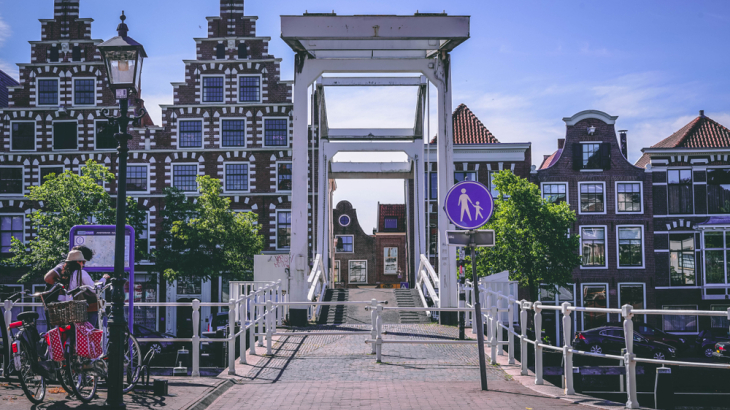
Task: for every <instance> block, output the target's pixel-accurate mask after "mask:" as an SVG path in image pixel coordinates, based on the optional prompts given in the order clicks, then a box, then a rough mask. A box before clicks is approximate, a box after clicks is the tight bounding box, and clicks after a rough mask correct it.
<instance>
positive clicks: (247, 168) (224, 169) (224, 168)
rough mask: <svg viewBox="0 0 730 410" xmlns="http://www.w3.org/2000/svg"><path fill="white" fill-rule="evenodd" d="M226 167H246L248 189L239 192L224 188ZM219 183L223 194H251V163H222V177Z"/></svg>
mask: <svg viewBox="0 0 730 410" xmlns="http://www.w3.org/2000/svg"><path fill="white" fill-rule="evenodd" d="M226 165H246V176H247V178H248V189H246V190H245V191H239V190H234V191H231V190H228V189H227V188H226V175H227V174H226ZM221 183H222V184H223V192H224V193H226V194H228V193H231V194H232V193H241V194H244V193H249V192H251V163H250V162H248V161H223V177H222V178H221Z"/></svg>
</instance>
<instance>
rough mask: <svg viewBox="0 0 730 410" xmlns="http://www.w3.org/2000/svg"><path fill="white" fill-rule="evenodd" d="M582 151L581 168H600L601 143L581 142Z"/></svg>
mask: <svg viewBox="0 0 730 410" xmlns="http://www.w3.org/2000/svg"><path fill="white" fill-rule="evenodd" d="M581 148H582V153H583V162H582V164H583V169H596V168H600V166H599V165H600V158H601V157H600V153H599V152H600V150H601V144H581Z"/></svg>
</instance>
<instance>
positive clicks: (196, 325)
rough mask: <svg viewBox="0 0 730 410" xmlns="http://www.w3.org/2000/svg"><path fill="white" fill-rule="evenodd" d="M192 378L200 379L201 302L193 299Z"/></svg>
mask: <svg viewBox="0 0 730 410" xmlns="http://www.w3.org/2000/svg"><path fill="white" fill-rule="evenodd" d="M190 376H192V377H200V301H199V300H198V299H193V371H192V373H191V374H190Z"/></svg>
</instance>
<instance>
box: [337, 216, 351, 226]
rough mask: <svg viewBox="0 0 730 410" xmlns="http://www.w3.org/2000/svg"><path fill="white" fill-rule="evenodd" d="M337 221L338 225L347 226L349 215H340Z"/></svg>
mask: <svg viewBox="0 0 730 410" xmlns="http://www.w3.org/2000/svg"><path fill="white" fill-rule="evenodd" d="M339 222H340V226H348V225H350V217H349V216H348V215H341V216H340V219H339Z"/></svg>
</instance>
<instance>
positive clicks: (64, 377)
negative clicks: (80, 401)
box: [56, 361, 75, 396]
mask: <svg viewBox="0 0 730 410" xmlns="http://www.w3.org/2000/svg"><path fill="white" fill-rule="evenodd" d="M56 379H58V382H59V383H60V384H61V387H63V390H65V391H66V393H68V395H69V396H73V395H74V394H75V393H74V389H73V387H71V379H70V376H69V374H68V372H67V371H66V362H65V361H64V362H63V365H62V367H61V368H60V369H58V370H56Z"/></svg>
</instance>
